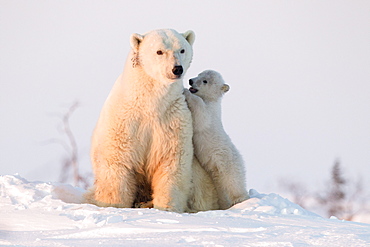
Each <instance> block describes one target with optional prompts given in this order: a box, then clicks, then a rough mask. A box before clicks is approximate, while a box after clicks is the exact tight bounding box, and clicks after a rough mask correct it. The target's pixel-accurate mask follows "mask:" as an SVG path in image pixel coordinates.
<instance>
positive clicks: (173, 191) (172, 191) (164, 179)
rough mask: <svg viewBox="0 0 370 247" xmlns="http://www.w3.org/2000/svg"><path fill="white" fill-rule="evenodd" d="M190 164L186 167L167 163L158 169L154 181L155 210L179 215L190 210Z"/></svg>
mask: <svg viewBox="0 0 370 247" xmlns="http://www.w3.org/2000/svg"><path fill="white" fill-rule="evenodd" d="M177 160H178V159H177ZM189 163H190V164H186V165H185V164H178V163H177V162H172V163H170V162H168V161H167V162H162V163H161V165H159V166H158V167H157V169H156V171H155V172H154V174H153V180H152V189H153V195H152V197H153V205H154V208H157V209H160V210H166V211H174V212H179V213H182V212H185V211H187V210H188V207H187V201H188V197H189V193H190V187H191V167H190V166H191V162H189ZM179 166H180V167H179Z"/></svg>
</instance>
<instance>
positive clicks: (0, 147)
mask: <svg viewBox="0 0 370 247" xmlns="http://www.w3.org/2000/svg"><path fill="white" fill-rule="evenodd" d="M159 28H173V29H176V30H177V31H179V32H185V31H187V30H189V29H191V30H193V31H194V32H195V34H196V39H195V43H194V57H193V63H192V65H191V67H190V69H189V70H188V72H187V74H186V75H185V80H184V85H185V86H186V87H188V84H187V80H188V79H189V78H191V77H194V76H196V75H197V74H198V73H199V72H201V71H203V70H204V69H214V70H217V71H219V72H220V73H221V74H222V75H223V77H224V79H225V80H226V82H227V83H228V84H229V85H230V87H231V89H230V91H229V92H228V93H227V94H226V95H225V97H224V100H223V122H224V127H225V129H226V131H227V132H228V133H229V135H230V137H231V138H232V140H233V142H234V144H235V145H236V146H237V147H238V149H239V150H240V152H241V153H242V155H243V157H244V159H245V163H246V167H247V179H248V188H255V189H257V190H259V191H262V192H274V191H276V189H277V188H276V182H277V181H278V180H279V179H282V178H283V179H284V178H286V179H288V178H289V179H294V180H296V181H301V182H303V183H306V184H307V185H311V186H312V188H313V189H316V188H317V187H319V186H321V185H320V184H321V183H323V182H324V181H325V180H326V179H328V177H329V171H330V168H331V166H332V165H333V163H334V161H335V160H336V159H339V160H340V161H341V164H342V166H343V168H344V171H345V172H346V173H348V176H352V177H353V178H355V177H356V176H358V175H361V176H362V177H363V179H364V180H369V177H370V1H365V0H364V1H337V0H333V1H276V0H274V1H246V0H243V1H193V0H192V1H170V2H169V1H156V2H154V1H135V2H134V3H133V2H132V1H118V0H117V1H91V0H89V1H46V0H45V1H44V0H43V1H40V0H38V1H18V0H9V1H4V0H0V92H1V97H0V121H1V128H0V175H4V174H14V173H19V174H20V175H22V176H23V177H25V178H27V179H29V180H43V181H57V180H58V175H59V172H60V169H61V161H62V158H63V155H64V150H63V148H62V147H61V146H59V145H56V144H45V143H46V142H47V141H48V140H50V139H52V138H61V139H62V135H61V134H60V133H59V132H58V125H59V123H60V119H59V118H58V117H57V116H56V114H62V113H64V112H65V111H66V110H67V108H68V106H70V105H71V104H72V103H73V102H74V101H75V100H78V101H79V102H80V104H81V106H80V107H79V108H78V109H77V110H76V112H75V113H74V114H73V115H72V118H71V127H72V131H73V132H74V134H75V137H76V139H77V141H78V146H79V157H80V165H81V169H82V170H83V171H84V172H88V171H91V164H90V161H89V149H90V138H91V134H92V131H93V128H94V126H95V124H96V121H97V118H98V116H99V113H100V110H101V107H102V105H103V103H104V100H105V98H106V97H107V95H108V93H109V91H110V90H111V88H112V85H113V83H114V81H115V79H116V78H117V77H118V75H119V74H120V73H121V72H122V69H123V65H124V62H125V60H126V56H127V53H128V51H129V49H130V44H129V37H130V35H131V34H132V33H134V32H136V33H141V34H143V33H145V32H147V31H150V30H153V29H159Z"/></svg>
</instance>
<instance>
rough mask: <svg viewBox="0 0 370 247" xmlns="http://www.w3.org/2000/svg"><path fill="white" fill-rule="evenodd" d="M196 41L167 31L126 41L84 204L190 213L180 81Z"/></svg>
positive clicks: (189, 155) (188, 136)
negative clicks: (140, 204) (127, 46)
mask: <svg viewBox="0 0 370 247" xmlns="http://www.w3.org/2000/svg"><path fill="white" fill-rule="evenodd" d="M194 37H195V36H194V33H193V32H192V31H188V32H186V33H183V34H179V33H177V32H176V31H174V30H170V29H161V30H155V31H151V32H148V33H147V34H145V35H139V34H133V35H132V36H131V40H130V43H131V47H132V50H131V52H130V54H129V56H128V59H127V62H126V65H125V68H124V71H123V73H122V74H121V75H120V76H119V77H118V79H117V81H116V82H115V84H114V86H113V89H112V91H111V93H110V94H109V96H108V98H107V100H106V102H105V104H104V106H103V109H102V111H101V114H100V117H99V120H98V123H97V126H96V128H95V131H94V134H93V138H92V146H91V160H92V164H93V169H94V173H95V184H94V187H93V188H91V189H90V190H89V191H88V192H87V193H86V195H85V198H86V201H87V202H90V203H94V204H96V205H99V206H114V207H133V206H134V204H135V203H138V202H147V201H150V200H151V199H153V206H154V207H155V208H157V209H162V210H170V211H175V212H184V211H188V210H189V209H188V206H187V205H188V202H189V200H190V198H192V196H193V195H194V192H192V191H191V188H192V172H193V169H192V166H193V163H192V162H193V161H192V160H193V145H192V135H193V129H192V117H191V113H190V111H189V109H188V107H187V104H186V102H185V96H184V95H183V83H182V76H183V74H184V73H185V72H186V70H187V69H188V67H189V65H190V63H191V60H192V55H193V52H192V44H193V42H194ZM175 66H178V67H175ZM179 66H181V69H182V70H183V71H182V73H180V72H181V71H180V67H179ZM175 69H176V70H175Z"/></svg>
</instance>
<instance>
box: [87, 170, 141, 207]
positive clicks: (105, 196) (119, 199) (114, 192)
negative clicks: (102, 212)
mask: <svg viewBox="0 0 370 247" xmlns="http://www.w3.org/2000/svg"><path fill="white" fill-rule="evenodd" d="M96 174H97V177H96V180H95V193H94V194H95V196H94V197H95V200H96V202H97V203H96V204H97V205H98V206H105V207H108V206H112V207H122V208H131V207H133V203H134V200H135V196H136V191H137V183H136V179H135V175H134V173H133V172H132V171H131V170H129V169H127V168H125V167H120V166H115V169H113V166H109V167H106V168H105V169H104V172H103V171H101V172H97V173H96Z"/></svg>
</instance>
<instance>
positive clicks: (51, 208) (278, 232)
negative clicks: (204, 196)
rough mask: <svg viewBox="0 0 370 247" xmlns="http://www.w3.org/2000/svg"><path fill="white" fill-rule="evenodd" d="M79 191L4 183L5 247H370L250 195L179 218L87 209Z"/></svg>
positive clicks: (0, 202) (364, 229) (348, 232)
mask: <svg viewBox="0 0 370 247" xmlns="http://www.w3.org/2000/svg"><path fill="white" fill-rule="evenodd" d="M83 192H84V191H83V190H82V189H79V188H75V187H73V186H71V185H67V184H60V183H46V182H29V181H27V180H26V179H24V178H22V177H21V176H19V175H14V176H10V175H5V176H0V195H1V197H0V246H12V245H17V246H370V225H368V224H363V223H355V222H346V221H339V220H337V219H334V218H333V219H324V218H322V217H320V216H318V215H316V214H314V213H311V212H309V211H307V210H305V209H303V208H301V207H300V206H298V205H296V204H294V203H292V202H290V201H289V200H287V199H284V198H282V197H281V196H279V195H277V194H268V195H266V194H259V193H258V192H257V191H255V190H251V191H250V195H251V199H249V200H247V201H244V202H242V203H239V204H237V205H235V206H234V207H232V208H231V209H229V210H223V211H222V210H217V211H207V212H200V213H196V214H179V213H173V212H165V211H159V210H156V209H128V208H125V209H122V208H121V209H120V208H101V207H97V206H94V205H90V204H80V201H81V198H82V194H83Z"/></svg>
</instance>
